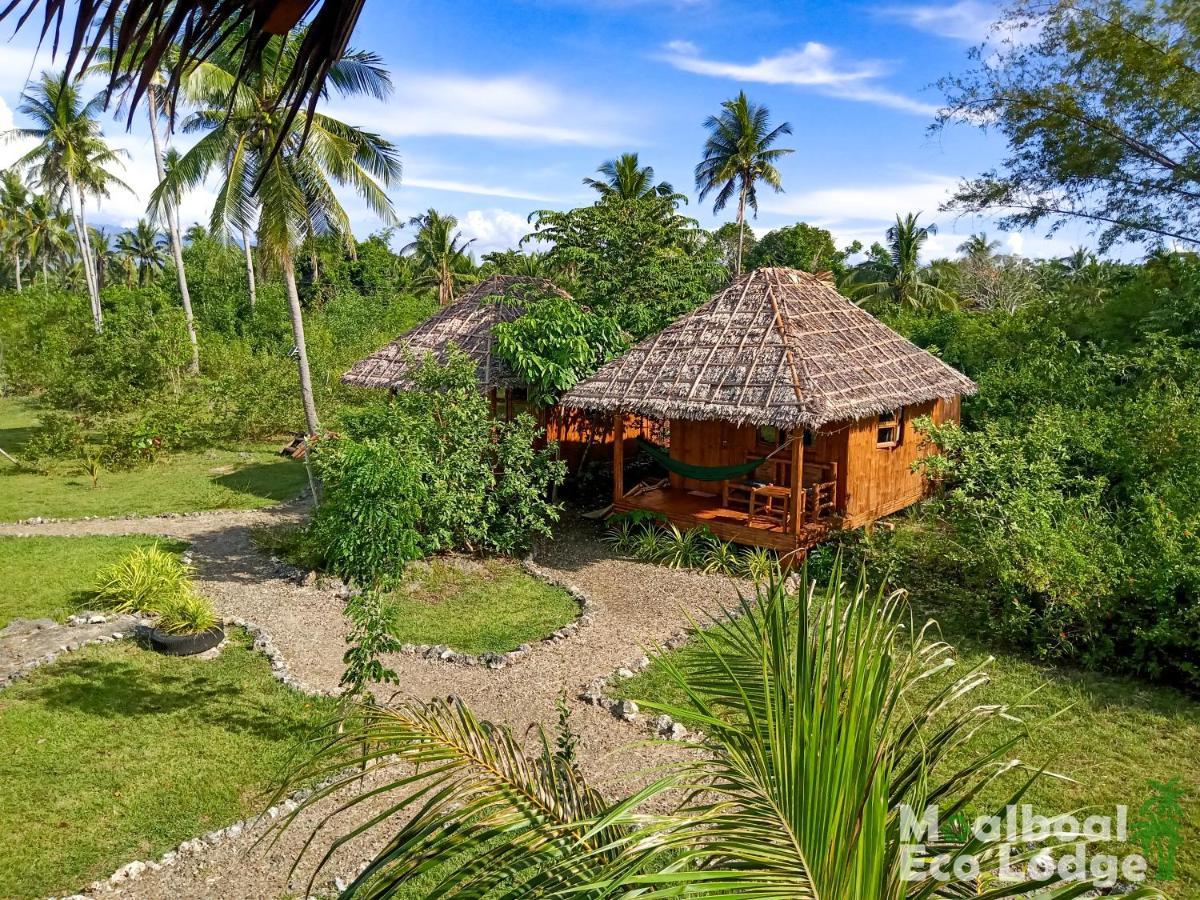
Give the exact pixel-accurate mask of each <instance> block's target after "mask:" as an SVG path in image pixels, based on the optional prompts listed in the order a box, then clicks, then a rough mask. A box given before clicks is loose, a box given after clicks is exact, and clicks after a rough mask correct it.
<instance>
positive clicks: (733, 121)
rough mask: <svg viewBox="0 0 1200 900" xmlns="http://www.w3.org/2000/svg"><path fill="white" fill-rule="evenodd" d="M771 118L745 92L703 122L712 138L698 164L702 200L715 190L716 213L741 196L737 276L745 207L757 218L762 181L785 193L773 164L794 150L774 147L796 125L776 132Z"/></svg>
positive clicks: (765, 110)
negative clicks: (760, 183) (759, 185)
mask: <svg viewBox="0 0 1200 900" xmlns="http://www.w3.org/2000/svg"><path fill="white" fill-rule="evenodd" d="M770 118H771V113H770V110H768V109H767V107H765V106H762V105H760V104H757V103H751V102H750V101H749V100H748V99H746V94H745V92H744V91H742V92H739V93H738V95H737V96H736V97H735V98H733V99H732V100H726V101H725V102H724V103H722V104H721V112H720V113H719V114H717V115H715V116H709V117H708V119H706V120H705V122H704V127H705V128H706V129H707V130H708V139H707V140H706V141H705V142H704V157H703V159H701V160H700V163H699V165H697V166H696V189H697V190H698V191H699V192H700V199H701V200H703V199H704V198H705V197H707V196H708V195H709V194H710V193H711V192H713V191H716V192H717V196H716V199H715V200H714V202H713V212H720V211H721V210H722V209H724V208H725V205H726V204H727V203H728V202H729V201H730V200H732V199H733V197H734V196H735V195H736V196H737V198H738V211H737V226H738V251H737V259H736V270H737V271H736V272H735V274H737V275H740V274H741V273H742V255H743V254H742V248H743V244H744V243H745V235H746V207H747V206H748V207H750V209H751V210H752V211H753V212H754V215H755V216H756V217H757V215H758V183H759V182H760V181H761V182H763V183H765V184H767V185H768V186H770V187H771V188H773V189H774V190H775V192H776V193H779V192H780V191H782V190H783V179H782V176H780V174H779V170H778V169H777V168H775V162H776V161H777V160H778V159H780V158H781V157H783V156H785V155H787V154H788V153H791V152H792V151H791V150H790V149H785V148H783V147H774V146H773V145H774V144H775V142H776V141H778V140H779V139H780V138H781V137H782V136H783V135H785V134H791V133H792V126H791V125H790V124H789V123H787V122H784V123H783V124H782V125H778V126H776V127H775V128H772V127H771V125H770Z"/></svg>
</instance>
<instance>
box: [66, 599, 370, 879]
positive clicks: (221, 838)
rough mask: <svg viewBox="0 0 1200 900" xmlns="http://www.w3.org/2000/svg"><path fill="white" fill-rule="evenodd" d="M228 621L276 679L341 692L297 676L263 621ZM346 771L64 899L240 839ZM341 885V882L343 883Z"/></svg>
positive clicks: (309, 691) (308, 691) (307, 689)
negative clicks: (264, 660) (247, 638)
mask: <svg viewBox="0 0 1200 900" xmlns="http://www.w3.org/2000/svg"><path fill="white" fill-rule="evenodd" d="M224 625H225V626H226V627H227V628H241V629H243V630H244V631H246V632H247V633H248V634H249V635H250V636H251V637H252V638H254V644H253V646H252V647H251V650H252V651H255V652H258V653H261V654H262V655H263V656H265V657H266V658H267V660H268V661H269V662H270V664H271V676H272V677H273V678H275V680H277V681H280V682H282V683H283V684H285V685H287V686H288V687H289V688H291V689H293V690H295V691H299V692H300V693H302V694H305V695H308V696H310V697H338V696H340V694H339V693H338V692H337V691H326V690H321V689H320V688H314V687H312V686H311V685H308V684H306V683H304V682H303V681H301V680H300V679H299V678H297V677H296V676H294V675H292V674H291V672H290V671H289V670H288V666H287V663H286V662H285V661H284V658H283V653H282V652H281V651H280V649H279V648H278V647H276V646H275V643H274V641H273V640H272V639H271V636H270V635H269V634H268V633H267V630H266V629H265V628H263V627H262V626H261V625H257V624H255V623H254V622H249V621H247V620H245V619H241V618H231V619H227V620H225V622H224ZM91 643H99V641H92V642H91ZM224 645H225V641H222V642H221V646H224ZM347 771H348V770H347ZM345 774H346V772H339V773H336V774H334V775H331V776H330V777H329V778H327V779H325V780H323V781H321V782H319V783H318V784H316V785H314V786H313V787H311V788H301V789H300V790H298V791H295V792H294V793H292V794H290V795H288V797H287V798H286V799H284V800H282V801H281V802H280V803H278V804H277V805H275V806H272V807H269V808H268V809H266V810H264V811H263V812H261V813H259V814H258V815H256V816H250V817H248V818H245V819H240V820H239V821H237V822H234V823H233V824H232V825H227V826H225V827H224V828H218V829H215V830H214V831H209V832H206V833H204V834H202V835H200V836H199V837H196V838H191V839H190V840H186V841H184V842H183V843H181V844H179V846H177V847H175V848H174V849H173V850H168V851H167V852H166V853H164V854H163V855H162V856H160V857H158V858H157V859H135V860H133V861H131V862H127V863H125V865H123V866H121V867H120V868H119V869H117V870H116V871H115V872H113V873H112V875H110V876H109V877H108V878H107V879H104V880H101V881H93V882H92V883H91V884H90V885H88V886H87V888H85V892H83V893H78V894H71V895H70V896H68V897H65V898H64V900H89V898H91V897H94V896H96V895H97V894H104V893H108V892H111V891H113V890H116V889H117V888H119V887H121V886H122V885H124V884H126V883H127V882H130V881H136V880H137V879H138V878H140V877H141V876H142V875H144V874H145V873H147V872H157V871H159V870H160V869H164V868H166V867H168V866H172V865H174V864H175V863H176V861H178V860H179V859H180V858H181V857H198V856H202V855H203V854H204V853H206V852H207V851H209V850H211V849H213V848H215V847H217V846H219V845H221V844H223V843H226V842H228V841H232V840H236V839H237V838H239V837H241V836H242V835H243V834H245V833H246V832H249V831H252V830H254V829H257V828H260V827H262V826H263V825H264V824H265V825H270V824H271V823H272V822H274V821H275V820H277V819H279V818H280V817H281V816H285V815H287V814H289V813H291V812H293V811H294V810H295V809H296V808H297V807H298V806H299V805H300V803H301V802H303V801H304V800H306V799H307V798H308V797H309V796H311V795H312V794H313V793H314V792H316V791H318V790H321V789H322V788H324V787H327V786H328V785H330V784H332V783H333V782H334V781H336V780H337V779H338V778H341V777H342V776H343V775H345ZM368 862H369V861H368ZM368 862H364V863H363V864H362V865H361V866H360V867H359V869H358V871H357V872H355V875H354V876H352V877H357V875H358V872H361V871H362V870H363V869H364V868H366V866H367V864H368ZM346 883H347V882H346V879H344V878H340V877H339V878H333V879H331V880H330V882H329V886H330V887H331V888H332V889H333V890H334V891H336V892H339V893H340V892H341V891H342V890H343V889H344V887H345V885H346ZM338 885H341V887H339V886H338ZM49 900H55V898H53V897H51V898H49Z"/></svg>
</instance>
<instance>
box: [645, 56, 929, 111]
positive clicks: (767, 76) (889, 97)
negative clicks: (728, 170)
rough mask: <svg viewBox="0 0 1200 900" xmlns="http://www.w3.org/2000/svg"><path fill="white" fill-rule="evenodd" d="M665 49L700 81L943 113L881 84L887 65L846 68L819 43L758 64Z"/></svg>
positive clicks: (677, 64)
mask: <svg viewBox="0 0 1200 900" xmlns="http://www.w3.org/2000/svg"><path fill="white" fill-rule="evenodd" d="M663 49H664V51H665V52H664V53H663V55H662V59H663V60H665V61H666V62H668V63H670V64H671V65H672V66H674V67H675V68H677V69H680V70H682V71H684V72H692V73H694V74H696V75H707V76H710V77H715V78H731V79H733V80H735V81H749V82H759V83H762V84H785V85H792V86H795V87H804V88H811V89H813V90H816V91H818V92H819V93H822V94H826V95H829V96H833V97H841V98H842V99H845V100H856V101H859V102H863V103H875V104H877V105H879V106H886V107H889V108H891V109H898V110H901V111H902V112H909V113H915V114H918V115H933V114H934V113H936V112H937V107H936V106H934V105H932V104H929V103H922V102H921V101H919V100H914V99H913V98H911V97H906V96H904V95H903V94H898V93H895V92H894V91H890V90H888V89H887V88H884V87H881V86H880V85H879V84H878V83H877V79H878V78H880V77H881V76H883V75H884V74H886V72H887V66H885V65H884V64H883V63H882V62H880V61H878V60H859V61H856V62H853V63H843V62H842V61H841V60H839V59H838V54H837V51H836V50H834V49H833V48H832V47H830V46H828V45H827V44H822V43H819V42H817V41H809V42H808V43H806V44H804V46H802V47H800V48H799V49H796V50H786V51H784V52H782V53H778V54H776V55H774V56H764V57H762V58H760V59H759V60H757V61H756V62H753V63H736V62H727V61H722V60H715V59H705V58H704V57H703V56H701V55H700V53H699V51H698V50H697V48H696V47H695V46H694V45H693V44H690V43H688V42H686V41H672V42H671V43H670V44H667V45H666V46H665V47H664V48H663Z"/></svg>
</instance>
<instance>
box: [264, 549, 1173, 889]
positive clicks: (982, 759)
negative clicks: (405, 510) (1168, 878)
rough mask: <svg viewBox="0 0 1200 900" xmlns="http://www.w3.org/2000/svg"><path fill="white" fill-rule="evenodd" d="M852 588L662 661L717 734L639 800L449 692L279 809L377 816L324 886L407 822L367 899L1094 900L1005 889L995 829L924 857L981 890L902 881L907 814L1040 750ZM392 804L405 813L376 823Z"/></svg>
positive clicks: (765, 606) (389, 726)
mask: <svg viewBox="0 0 1200 900" xmlns="http://www.w3.org/2000/svg"><path fill="white" fill-rule="evenodd" d="M840 578H841V572H840V569H838V567H835V573H834V577H833V579H832V580H831V581H830V583H829V585H828V588H827V590H826V591H825V595H824V598H823V599H821V600H817V599H815V597H816V592H815V591H814V590H812V588H811V586H809V588H808V589H806V590H804V591H801V592H798V593H795V594H791V593H789V592H788V591H787V590H786V588H785V587H784V584H783V582H781V581H779V580H777V579H776V580H772V581H771V582H770V583H769V584H766V585H763V586H761V587H760V588H759V590H758V594H757V596H756V597H755V598H753V599H743V600H742V602H741V607H740V610H738V613H739V614H738V615H733V614H726V615H724V616H722V617H721V618H720V619H718V620H717V621H716V622H714V623H713V625H712V627H711V628H709V629H707V630H703V631H701V632H700V640H701V641H702V645H703V646H702V654H703V659H702V661H701V662H700V663H699V664H698V665H697V666H695V668H694V669H692V670H690V671H688V672H684V671H682V670H680V669H679V668H678V667H676V666H675V665H673V664H672V663H671V661H670V659H669V658H664V659H663V666H664V669H665V671H666V672H667V673H668V675H669V677H670V678H672V679H673V680H674V681H675V682H676V684H677V686H678V687H679V688H680V689H681V690H682V692H683V695H684V696H685V697H686V698H687V704H686V707H684V708H677V707H675V706H671V705H668V704H646V706H647V708H653V709H658V710H661V711H663V712H665V713H667V714H669V715H672V716H675V717H677V718H685V717H686V718H688V719H689V720H691V721H695V722H698V723H700V725H701V727H702V728H703V729H704V737H703V738H702V740H701V742H700V743H699V744H698V746H697V749H698V750H699V751H700V752H697V753H692V754H687V755H686V757H685V758H684V759H683V760H682V761H680V762H678V763H676V764H675V765H674V766H673V767H672V768H670V769H669V770H667V771H666V772H665V773H663V774H661V777H659V778H658V779H657V780H655V781H654V782H653V783H652V784H650V785H648V786H647V787H644V788H641V789H639V790H637V791H635V792H634V793H631V794H629V795H627V796H623V797H617V798H615V799H613V800H606V799H604V798H603V797H601V795H599V794H598V793H597V792H596V791H594V790H593V789H592V788H591V787H590V786H589V785H588V784H587V782H586V780H585V779H584V777H583V776H582V775H581V774H580V772H579V770H578V769H577V768H576V767H573V766H570V765H568V764H567V763H566V762H565V761H564V760H563V759H562V757H561V755H560V754H559V753H557V752H556V750H555V748H554V746H552V744H551V742H550V741H549V740H548V739H547V737H546V735H545V734H544V733H541V732H539V733H538V734H537V735H536V737H535V739H534V740H533V741H532V742H531V743H530V744H529V745H528V746H522V744H521V743H520V742H518V741H517V739H516V738H514V737H513V735H512V733H511V731H510V730H509V729H507V728H505V727H502V726H497V725H493V724H491V723H488V722H482V721H480V720H478V719H476V718H475V717H474V716H473V715H472V714H471V711H470V710H469V709H468V708H467V707H466V706H465V705H464V704H463V703H462V702H461V701H459V700H457V699H455V698H449V699H445V700H443V699H438V700H434V701H432V702H420V701H408V702H402V703H399V704H395V705H389V706H379V705H375V704H367V705H364V706H362V707H360V708H359V709H357V710H355V711H353V715H352V716H351V717H350V718H349V719H348V720H347V727H346V729H345V730H344V732H343V733H341V734H338V735H335V736H332V737H323V738H321V739H319V740H318V741H317V742H315V743H314V746H313V749H312V752H311V755H310V757H309V759H308V760H307V761H306V762H305V763H304V764H302V765H300V766H299V767H298V768H297V769H296V770H295V771H294V772H292V774H291V777H290V778H289V779H288V780H287V781H286V782H285V783H284V784H282V785H281V786H280V788H279V793H280V795H282V794H283V793H284V792H286V791H288V790H290V789H291V788H292V787H294V786H295V785H297V784H300V783H311V782H312V781H314V780H317V781H319V780H321V779H324V778H329V777H331V776H332V780H331V781H330V783H329V784H327V785H326V786H325V787H322V788H320V789H318V790H317V791H316V792H314V793H313V794H312V795H311V796H310V797H309V798H308V799H307V800H306V801H304V803H303V804H301V806H300V807H299V808H298V809H297V810H295V811H294V812H292V813H291V814H289V815H288V816H287V817H285V819H284V820H283V821H282V822H281V823H280V827H284V828H286V827H288V826H291V825H293V824H295V823H296V822H297V821H298V818H299V817H300V816H304V815H306V814H307V813H308V811H309V807H311V806H313V805H315V804H319V803H324V802H326V801H328V800H329V799H330V798H331V797H333V796H334V795H339V794H340V793H341V792H344V791H353V792H355V793H352V795H351V796H350V799H349V800H348V801H346V802H345V803H344V804H343V803H342V797H340V796H339V797H338V799H337V801H336V804H337V805H336V808H335V809H334V811H333V812H332V813H331V814H330V816H329V817H327V818H323V819H322V826H326V825H330V824H333V825H334V826H335V827H336V824H337V823H338V821H339V820H340V819H341V818H342V817H343V816H346V815H347V814H350V815H353V814H354V813H356V812H358V811H359V810H360V807H361V805H362V804H368V803H369V804H371V807H370V812H371V814H372V815H371V816H368V817H366V818H367V821H366V822H364V823H363V824H359V825H355V826H349V825H348V826H347V830H346V831H345V832H344V833H343V834H342V835H341V836H340V837H339V838H337V839H336V840H335V841H334V842H333V843H332V846H331V848H330V849H329V851H328V852H327V853H326V855H325V856H324V857H323V858H322V859H320V860H319V861H318V865H317V866H316V868H315V870H314V874H313V878H316V877H317V876H318V875H319V874H320V872H321V870H322V868H323V867H324V865H325V864H326V863H327V862H328V861H329V860H330V859H331V858H332V855H333V854H334V853H335V852H337V850H338V849H339V848H340V847H342V846H343V845H344V844H345V843H346V842H347V841H349V840H353V839H354V838H356V837H357V836H359V835H360V834H362V833H363V832H364V831H365V830H366V829H368V828H370V827H377V826H378V823H386V822H389V821H390V822H393V823H394V825H392V826H391V827H393V828H394V833H393V835H392V837H391V839H390V840H389V841H388V842H387V843H386V844H385V845H384V847H383V849H382V850H380V851H379V853H378V854H377V855H376V857H375V858H374V860H373V861H372V862H371V864H370V865H369V866H368V867H367V868H366V870H365V871H364V872H363V873H362V874H361V875H360V876H359V877H358V878H357V879H356V881H355V882H354V883H353V884H351V885H350V887H349V888H348V889H347V891H346V893H345V895H344V896H353V897H355V898H356V900H358V898H377V897H378V898H382V897H388V896H393V895H394V894H395V893H396V892H397V891H398V890H399V889H401V888H405V889H408V890H413V889H415V888H417V884H415V883H414V882H418V881H420V880H422V879H423V884H422V887H423V890H424V893H423V894H412V896H427V897H430V898H433V897H467V896H470V897H485V896H486V897H498V898H499V897H504V898H516V897H522V898H527V897H571V898H589V900H590V898H601V897H606V898H607V897H623V898H630V897H639V898H646V897H653V898H659V897H705V898H717V897H720V898H728V900H735V898H737V900H740V898H768V897H769V898H784V897H788V898H818V897H819V898H824V900H917V898H950V897H988V898H1001V897H1013V896H1028V895H1029V894H1031V893H1033V892H1035V891H1036V892H1037V896H1039V897H1042V898H1050V897H1052V898H1059V900H1065V898H1068V897H1077V896H1080V895H1081V894H1082V893H1084V892H1085V891H1086V890H1088V888H1089V885H1088V884H1086V883H1084V882H1074V883H1071V884H1064V883H1063V882H1062V881H1061V878H1062V876H1061V875H1059V874H1058V873H1051V874H1050V875H1049V877H1048V878H1047V879H1046V880H1044V881H1040V882H1037V883H1034V882H1032V881H1021V880H1017V881H997V880H995V878H994V877H993V873H994V872H995V870H996V868H997V866H998V863H999V858H998V855H997V854H998V852H999V846H998V845H997V844H996V843H995V842H994V840H993V838H992V837H991V836H989V835H987V833H986V832H984V833H983V834H980V835H977V834H974V833H968V834H966V835H963V836H958V837H949V838H947V837H944V836H943V837H938V838H936V839H931V840H928V841H927V845H928V850H929V852H930V853H933V854H942V853H944V854H946V855H947V857H948V859H949V860H950V862H951V863H953V861H954V860H955V859H958V858H960V857H964V856H967V855H970V856H972V857H974V858H976V859H978V860H979V861H980V863H981V866H982V874H981V875H980V876H978V877H975V876H972V875H969V874H968V875H964V876H959V877H956V876H955V875H953V874H952V873H953V871H954V868H953V865H949V866H947V867H946V868H945V871H947V872H948V873H951V874H950V879H951V880H949V881H947V882H939V881H933V880H925V881H907V880H904V878H903V877H902V868H901V865H900V859H901V854H902V853H904V852H905V849H906V845H905V844H904V843H903V842H902V838H901V832H900V827H899V820H900V816H901V811H902V809H903V808H904V807H905V806H907V807H909V808H911V809H914V810H918V811H923V810H924V809H925V808H926V806H927V805H928V804H931V803H936V804H938V807H939V809H940V811H941V815H942V817H943V819H945V818H948V817H950V816H953V815H955V814H956V813H957V812H958V811H960V810H965V809H967V808H968V806H969V805H972V804H977V803H979V801H980V797H981V791H983V789H985V788H987V787H989V786H991V785H994V784H996V782H997V781H998V779H1001V778H1005V779H1007V778H1009V777H1012V776H1013V775H1014V774H1016V773H1015V770H1016V769H1017V768H1018V765H1017V764H1016V763H1014V762H1010V760H1012V758H1013V754H1014V751H1015V749H1016V747H1017V746H1018V745H1019V744H1020V743H1021V742H1022V740H1023V739H1024V734H1023V732H1022V731H1020V730H1016V731H1014V730H1013V729H1012V728H1011V725H1012V723H1013V722H1014V721H1015V720H1016V713H1017V710H1014V709H1012V708H1009V707H1007V706H1001V705H978V706H977V705H973V704H972V702H971V700H970V696H971V694H972V692H973V691H975V690H976V689H977V688H979V687H980V686H982V685H983V684H985V683H986V682H987V677H986V675H985V674H984V673H983V672H982V671H981V670H980V669H979V668H974V669H972V670H970V671H968V672H966V673H963V674H962V675H960V676H958V677H955V676H953V675H951V674H950V671H949V670H950V667H951V665H952V662H953V651H952V649H951V648H950V647H949V646H947V645H946V644H944V643H942V642H941V641H938V640H936V639H934V638H933V637H931V634H932V632H931V631H930V625H926V627H925V628H922V629H913V628H912V623H911V621H910V620H909V616H908V614H907V612H906V610H905V607H904V605H903V600H902V598H901V595H899V594H893V595H890V596H885V595H884V594H883V593H882V592H880V591H872V590H869V589H868V587H867V585H866V584H865V583H864V582H863V581H862V580H861V579H860V581H859V583H858V584H857V585H856V586H855V587H854V588H853V589H848V588H846V587H845V586H843V585H842V583H841V581H840ZM918 683H921V684H925V685H928V684H931V683H932V684H933V685H935V686H936V689H935V690H933V691H926V690H923V691H921V692H920V695H921V696H928V697H929V699H928V700H925V701H922V700H919V699H918V697H917V694H918V692H917V691H916V690H915V688H916V686H917V685H918ZM993 729H995V730H996V731H997V733H996V734H995V735H992V730H993ZM364 746H368V747H370V755H371V759H372V760H374V761H375V763H376V769H375V770H376V772H377V773H378V775H379V777H380V778H381V779H383V780H382V781H379V782H376V783H374V784H372V785H371V787H370V788H369V789H368V788H364V787H361V786H357V785H356V779H357V773H353V774H350V775H346V774H344V769H345V767H346V766H347V764H349V763H358V762H359V761H360V758H361V757H360V754H361V752H362V748H363V747H364ZM952 759H953V762H952V763H951V760H952ZM964 759H966V761H965V762H964V761H963V760H964ZM338 773H342V774H338ZM1037 777H1038V773H1034V774H1033V775H1030V776H1027V775H1024V774H1020V775H1018V777H1017V778H1016V783H1015V785H1014V786H1013V788H1012V790H1011V793H1009V795H1008V797H1007V800H1008V802H1009V803H1019V802H1020V801H1021V799H1022V797H1023V796H1024V794H1025V793H1026V791H1027V790H1028V788H1029V786H1030V785H1031V784H1032V783H1033V782H1034V781H1035V780H1036V778H1037ZM388 779H390V780H388ZM381 800H386V801H387V802H388V803H390V806H385V807H383V808H382V809H378V808H377V805H378V804H379V803H380V802H381ZM359 818H360V819H361V818H363V817H362V816H359ZM384 827H387V826H384ZM305 846H306V848H307V847H310V846H311V843H310V844H306V845H305ZM1073 848H1074V844H1071V845H1069V847H1067V848H1064V849H1068V850H1071V849H1073ZM302 852H303V851H302ZM1032 852H1033V851H1032V850H1028V851H1025V852H1024V853H1023V854H1021V855H1022V856H1023V858H1025V859H1028V858H1029V857H1030V855H1031V854H1032ZM298 863H299V860H297V864H298ZM431 875H432V877H430V876H431ZM1137 896H1158V895H1157V894H1154V893H1152V892H1149V891H1142V892H1138V893H1137Z"/></svg>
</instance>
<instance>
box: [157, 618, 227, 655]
mask: <svg viewBox="0 0 1200 900" xmlns="http://www.w3.org/2000/svg"><path fill="white" fill-rule="evenodd" d="M223 640H225V629H223V628H222V627H221V626H220V625H214V626H213V627H212V628H210V629H208V630H207V631H200V632H196V633H195V634H168V633H167V632H165V631H159V630H158V629H157V628H152V629H150V646H151V647H153V648H154V649H155V650H157V651H158V652H159V653H163V654H166V655H167V656H195V655H196V654H197V653H203V652H204V651H205V650H211V649H212V648H213V647H215V646H217V644H219V643H221V641H223Z"/></svg>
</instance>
